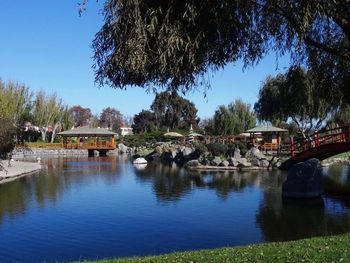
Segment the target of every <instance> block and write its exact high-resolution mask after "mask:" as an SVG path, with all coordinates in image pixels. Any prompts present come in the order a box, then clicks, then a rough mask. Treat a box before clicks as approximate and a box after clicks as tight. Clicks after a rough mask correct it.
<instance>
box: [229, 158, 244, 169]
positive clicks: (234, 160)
mask: <svg viewBox="0 0 350 263" xmlns="http://www.w3.org/2000/svg"><path fill="white" fill-rule="evenodd" d="M239 159H241V158H239ZM228 162H229V164H230V166H235V167H236V166H238V164H239V163H238V161H237V159H236V158H234V157H232V158H229V159H228Z"/></svg>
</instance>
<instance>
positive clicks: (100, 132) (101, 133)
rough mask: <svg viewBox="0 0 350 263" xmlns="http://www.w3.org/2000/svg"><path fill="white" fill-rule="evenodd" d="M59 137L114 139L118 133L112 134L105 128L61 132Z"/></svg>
mask: <svg viewBox="0 0 350 263" xmlns="http://www.w3.org/2000/svg"><path fill="white" fill-rule="evenodd" d="M57 135H61V136H66V137H78V136H81V137H89V136H95V137H112V136H114V135H117V133H115V132H111V131H109V130H106V129H103V128H76V129H72V130H67V131H64V132H60V133H58V134H57Z"/></svg>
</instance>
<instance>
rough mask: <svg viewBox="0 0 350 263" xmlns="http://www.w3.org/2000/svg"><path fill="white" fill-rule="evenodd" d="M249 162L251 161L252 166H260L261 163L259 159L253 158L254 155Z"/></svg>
mask: <svg viewBox="0 0 350 263" xmlns="http://www.w3.org/2000/svg"><path fill="white" fill-rule="evenodd" d="M250 162H251V163H252V165H253V166H260V165H261V163H260V161H259V159H258V158H255V157H254V158H252V159H251V161H250Z"/></svg>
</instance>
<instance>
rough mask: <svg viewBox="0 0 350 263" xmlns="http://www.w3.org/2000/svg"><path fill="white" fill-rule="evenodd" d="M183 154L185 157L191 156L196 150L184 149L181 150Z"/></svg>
mask: <svg viewBox="0 0 350 263" xmlns="http://www.w3.org/2000/svg"><path fill="white" fill-rule="evenodd" d="M181 152H182V154H183V156H185V157H186V156H190V155H191V154H192V153H193V152H194V149H192V148H190V147H184V148H183V149H181Z"/></svg>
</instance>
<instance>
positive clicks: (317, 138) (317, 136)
mask: <svg viewBox="0 0 350 263" xmlns="http://www.w3.org/2000/svg"><path fill="white" fill-rule="evenodd" d="M316 146H317V147H318V146H320V132H319V131H318V132H317V133H316Z"/></svg>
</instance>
